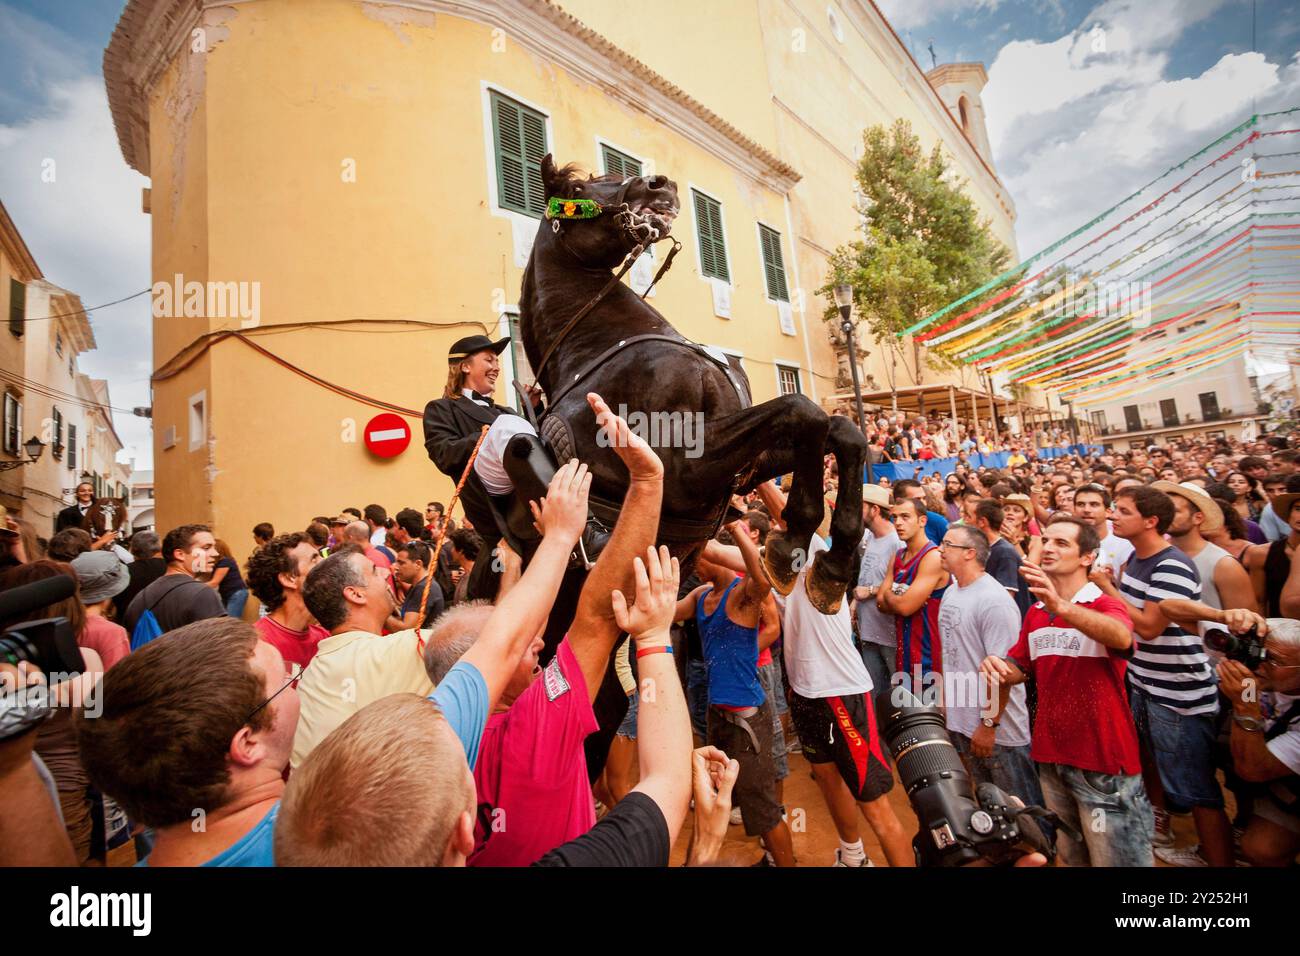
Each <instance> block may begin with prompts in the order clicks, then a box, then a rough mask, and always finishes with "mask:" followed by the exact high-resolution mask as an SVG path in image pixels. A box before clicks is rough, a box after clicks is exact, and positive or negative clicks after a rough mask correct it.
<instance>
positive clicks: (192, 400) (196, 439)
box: [185, 388, 208, 451]
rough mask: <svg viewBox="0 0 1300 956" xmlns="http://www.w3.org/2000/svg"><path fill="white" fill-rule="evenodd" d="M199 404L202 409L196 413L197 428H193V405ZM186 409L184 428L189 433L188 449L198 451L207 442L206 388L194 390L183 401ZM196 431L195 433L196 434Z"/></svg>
mask: <svg viewBox="0 0 1300 956" xmlns="http://www.w3.org/2000/svg"><path fill="white" fill-rule="evenodd" d="M196 405H197V406H199V407H200V408H201V409H202V411H200V412H199V415H198V426H199V427H198V428H195V427H194V426H195V413H194V407H195V406H196ZM185 409H186V416H187V417H186V429H187V433H188V435H189V449H190V451H199V450H200V449H201V448H203V446H204V445H206V444H207V443H208V390H207V389H206V388H205V389H203V390H202V391H201V392H195V393H194V394H193V395H191V396H190V397H189V400H188V401H187V402H186V403H185ZM196 432H197V434H196Z"/></svg>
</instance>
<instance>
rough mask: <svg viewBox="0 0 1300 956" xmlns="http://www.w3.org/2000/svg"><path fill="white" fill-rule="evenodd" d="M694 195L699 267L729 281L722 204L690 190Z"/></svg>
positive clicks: (712, 275)
mask: <svg viewBox="0 0 1300 956" xmlns="http://www.w3.org/2000/svg"><path fill="white" fill-rule="evenodd" d="M691 194H692V195H693V196H694V197H695V228H696V232H697V233H698V234H699V240H700V267H701V269H703V271H704V274H705V275H706V276H710V277H712V278H714V279H721V280H722V281H723V282H730V281H731V271H730V270H729V269H728V268H727V245H726V241H725V240H724V238H723V235H722V206H721V204H719V203H718V201H717V200H716V199H710V198H709V197H708V196H705V195H703V194H702V193H698V192H695V191H694V190H692V191H691Z"/></svg>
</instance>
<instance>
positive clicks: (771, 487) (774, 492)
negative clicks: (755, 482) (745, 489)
mask: <svg viewBox="0 0 1300 956" xmlns="http://www.w3.org/2000/svg"><path fill="white" fill-rule="evenodd" d="M754 490H755V491H757V492H758V496H759V497H760V498H762V499H763V505H764V506H765V507H766V508H767V513H768V514H769V515H771V517H772V524H773V525H774V526H775V525H781V526H782V527H784V525H785V522H783V521H782V520H781V514H782V512H784V511H785V503H786V494H785V492H784V491H782V490H781V489H780V488H778V487H777V486H776V483H775V482H773V481H771V480H768V481H765V482H763V483H762V484H761V485H759V486H758V487H757V488H755V489H754Z"/></svg>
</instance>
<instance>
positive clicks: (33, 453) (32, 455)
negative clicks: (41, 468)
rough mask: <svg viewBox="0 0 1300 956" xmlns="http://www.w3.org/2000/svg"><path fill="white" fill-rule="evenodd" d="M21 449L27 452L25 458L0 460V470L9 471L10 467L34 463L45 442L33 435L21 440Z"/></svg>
mask: <svg viewBox="0 0 1300 956" xmlns="http://www.w3.org/2000/svg"><path fill="white" fill-rule="evenodd" d="M23 451H25V452H26V453H27V458H26V460H24V459H22V458H19V459H18V460H17V461H0V471H9V470H10V469H11V468H21V467H22V466H23V465H34V464H36V460H37V459H38V458H40V457H41V452H43V451H45V442H43V441H41V440H40V439H39V438H37V437H36V436H35V435H33V436H32V437H31V438H29V439H27V441H25V442H23Z"/></svg>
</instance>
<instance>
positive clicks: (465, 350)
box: [447, 335, 510, 362]
mask: <svg viewBox="0 0 1300 956" xmlns="http://www.w3.org/2000/svg"><path fill="white" fill-rule="evenodd" d="M509 344H510V337H509V336H506V337H505V338H504V339H497V340H496V341H495V342H493V341H492V340H491V339H490V338H488V337H487V336H486V335H467V336H465V337H464V338H463V339H459V340H457V342H456V343H455V344H454V345H452V347H451V351H450V352H448V353H447V361H448V362H459V361H460V360H461V359H465V358H469V357H470V356H471V355H473V354H474V353H475V352H482V351H483V350H484V349H491V350H492V351H493V352H496V353H497V355H500V354H501V352H502V350H503V349H505V347H506V346H507V345H509Z"/></svg>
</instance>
